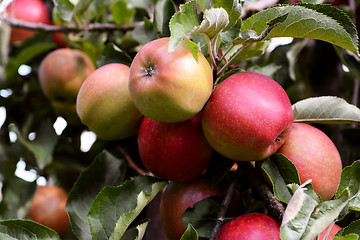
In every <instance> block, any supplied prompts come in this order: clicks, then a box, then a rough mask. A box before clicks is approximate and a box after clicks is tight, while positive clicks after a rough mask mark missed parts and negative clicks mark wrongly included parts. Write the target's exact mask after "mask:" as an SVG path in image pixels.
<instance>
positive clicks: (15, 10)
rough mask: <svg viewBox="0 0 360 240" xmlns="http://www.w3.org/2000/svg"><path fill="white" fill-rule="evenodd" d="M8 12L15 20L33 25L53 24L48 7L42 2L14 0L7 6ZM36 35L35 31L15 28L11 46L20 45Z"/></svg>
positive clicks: (11, 37)
mask: <svg viewBox="0 0 360 240" xmlns="http://www.w3.org/2000/svg"><path fill="white" fill-rule="evenodd" d="M7 12H8V14H9V16H10V17H12V18H15V19H19V20H23V21H27V22H32V23H44V24H50V23H51V20H50V16H49V13H48V10H47V8H46V5H45V3H44V2H43V1H41V0H14V1H12V3H10V4H9V5H8V6H7ZM35 33H36V31H35V30H28V29H21V28H14V27H13V28H11V33H10V44H20V43H22V42H23V41H24V40H25V39H26V38H28V37H29V36H31V35H33V34H35Z"/></svg>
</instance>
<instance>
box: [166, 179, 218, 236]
mask: <svg viewBox="0 0 360 240" xmlns="http://www.w3.org/2000/svg"><path fill="white" fill-rule="evenodd" d="M222 195H224V191H223V190H222V189H217V188H212V187H211V186H210V185H209V183H208V182H207V180H206V179H205V178H196V179H195V180H192V181H189V182H170V183H169V184H168V185H167V186H166V188H165V190H164V192H163V193H162V196H161V200H160V221H161V225H162V228H163V230H164V233H165V235H166V237H167V238H168V239H169V240H179V239H180V238H181V236H182V235H183V234H184V232H185V230H186V228H185V226H184V223H183V222H182V220H181V216H182V215H183V214H184V212H185V211H186V209H187V208H188V207H193V205H194V204H195V203H197V202H199V201H201V200H203V199H205V198H208V197H211V196H222Z"/></svg>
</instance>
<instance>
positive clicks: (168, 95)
mask: <svg viewBox="0 0 360 240" xmlns="http://www.w3.org/2000/svg"><path fill="white" fill-rule="evenodd" d="M168 46H169V38H160V39H156V40H153V41H151V42H149V43H147V44H145V45H144V46H143V47H142V48H141V49H140V50H139V52H138V53H137V54H136V56H135V58H134V60H133V62H132V64H131V66H130V82H129V89H130V94H131V97H132V99H133V101H134V103H135V105H136V106H137V108H138V109H139V110H140V112H142V113H143V114H144V116H146V117H148V118H151V119H153V120H157V121H161V122H182V121H185V120H188V119H190V118H191V117H193V116H195V115H196V114H197V113H199V112H200V111H201V109H202V108H203V106H204V105H205V103H206V101H207V100H208V99H209V97H210V94H211V92H212V88H213V76H212V70H211V67H210V65H209V63H208V61H207V60H206V58H205V57H204V56H203V54H202V53H201V52H198V60H197V61H196V60H195V59H194V57H193V55H192V54H191V52H190V50H189V49H188V48H187V46H186V43H185V42H184V41H182V42H181V43H180V44H179V46H178V47H177V48H176V49H175V50H174V51H172V52H169V51H168Z"/></svg>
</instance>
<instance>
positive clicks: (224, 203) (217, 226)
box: [209, 168, 241, 240]
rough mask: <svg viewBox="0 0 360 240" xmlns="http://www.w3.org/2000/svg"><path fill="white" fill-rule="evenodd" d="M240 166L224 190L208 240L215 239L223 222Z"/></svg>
mask: <svg viewBox="0 0 360 240" xmlns="http://www.w3.org/2000/svg"><path fill="white" fill-rule="evenodd" d="M240 176H241V174H240V168H238V169H237V171H236V177H235V179H234V180H233V182H232V183H231V184H230V186H229V187H228V189H227V191H226V194H225V196H224V199H223V201H222V202H221V205H220V209H219V212H218V215H217V219H216V224H215V227H214V228H213V231H212V233H211V235H210V238H209V240H215V239H216V236H217V234H218V232H219V230H220V228H221V226H222V224H223V221H224V217H225V214H226V212H227V210H228V208H229V205H230V202H231V199H232V196H233V195H234V192H235V187H236V185H237V183H238V181H239V179H240Z"/></svg>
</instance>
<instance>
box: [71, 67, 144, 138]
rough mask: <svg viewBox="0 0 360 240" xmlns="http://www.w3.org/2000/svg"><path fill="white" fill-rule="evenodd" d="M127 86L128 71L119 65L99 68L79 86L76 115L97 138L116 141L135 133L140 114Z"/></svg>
mask: <svg viewBox="0 0 360 240" xmlns="http://www.w3.org/2000/svg"><path fill="white" fill-rule="evenodd" d="M128 86H129V67H128V66H126V65H124V64H120V63H112V64H107V65H104V66H102V67H100V68H98V69H97V70H96V71H94V72H93V73H91V74H90V75H89V76H88V77H87V78H86V79H85V82H84V83H83V84H82V86H81V88H80V91H79V93H78V96H77V100H76V109H77V113H78V115H79V117H80V119H81V121H82V123H83V124H84V125H86V126H87V127H88V128H89V129H90V130H91V131H93V132H94V133H95V134H96V135H97V136H98V137H99V138H101V139H105V140H119V139H124V138H127V137H130V136H133V135H135V134H136V133H137V132H138V130H139V125H140V122H141V119H142V114H141V113H140V112H139V110H138V109H137V108H136V106H135V105H134V103H133V101H132V99H131V97H130V93H129V87H128Z"/></svg>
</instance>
